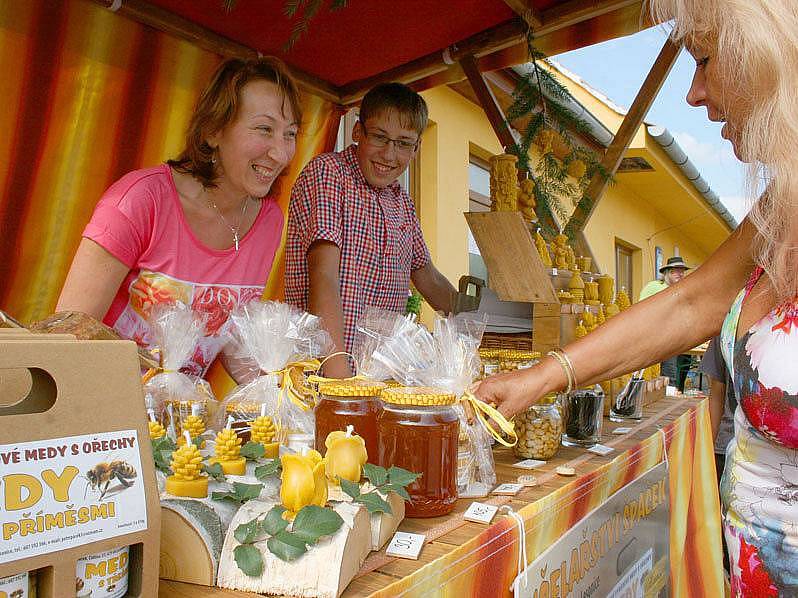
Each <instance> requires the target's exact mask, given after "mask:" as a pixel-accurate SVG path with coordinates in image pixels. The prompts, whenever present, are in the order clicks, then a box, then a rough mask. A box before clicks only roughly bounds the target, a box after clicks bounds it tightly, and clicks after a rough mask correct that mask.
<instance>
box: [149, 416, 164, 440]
mask: <svg viewBox="0 0 798 598" xmlns="http://www.w3.org/2000/svg"><path fill="white" fill-rule="evenodd" d="M147 425H149V427H150V438H152V439H153V440H158V439H160V438H163V437H164V436H166V429H165V428H164V427H163V426H162V425H161V424H160V423H158V422H156V421H152V420H150V421H149V422H147Z"/></svg>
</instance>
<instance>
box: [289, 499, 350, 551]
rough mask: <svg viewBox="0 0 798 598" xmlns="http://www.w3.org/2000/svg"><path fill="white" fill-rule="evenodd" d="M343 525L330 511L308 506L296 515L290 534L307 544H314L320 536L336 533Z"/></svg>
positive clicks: (338, 517)
mask: <svg viewBox="0 0 798 598" xmlns="http://www.w3.org/2000/svg"><path fill="white" fill-rule="evenodd" d="M343 523H344V520H343V519H341V516H340V515H339V514H338V513H336V512H335V511H333V510H332V509H327V508H323V507H318V506H316V505H308V506H306V507H302V509H301V510H300V511H299V513H297V515H296V518H295V519H294V526H293V527H292V528H291V532H292V533H293V534H294V535H296V536H297V537H299V538H301V539H302V540H304V541H305V542H307V543H308V544H315V543H316V542H317V541H318V540H319V538H321V537H322V536H329V535H332V534H334V533H335V532H337V531H338V530H339V529H340V528H341V525H343Z"/></svg>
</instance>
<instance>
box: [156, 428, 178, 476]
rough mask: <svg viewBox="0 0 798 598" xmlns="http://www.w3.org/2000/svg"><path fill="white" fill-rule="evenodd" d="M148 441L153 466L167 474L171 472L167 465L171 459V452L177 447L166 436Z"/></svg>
mask: <svg viewBox="0 0 798 598" xmlns="http://www.w3.org/2000/svg"><path fill="white" fill-rule="evenodd" d="M150 443H151V445H152V459H153V461H154V462H155V467H156V468H157V469H158V470H159V471H162V472H163V473H165V474H167V475H169V474H171V473H172V470H171V469H170V468H169V467H170V464H171V461H172V453H173V452H174V450H175V449H176V448H177V447H176V446H175V443H174V442H172V440H171V439H170V438H169V437H168V436H164V437H163V438H158V439H157V440H151V441H150Z"/></svg>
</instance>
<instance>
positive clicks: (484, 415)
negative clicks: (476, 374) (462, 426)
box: [460, 390, 518, 447]
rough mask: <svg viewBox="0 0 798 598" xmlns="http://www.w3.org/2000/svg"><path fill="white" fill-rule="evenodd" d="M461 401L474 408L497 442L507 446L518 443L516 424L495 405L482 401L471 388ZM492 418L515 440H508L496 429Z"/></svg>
mask: <svg viewBox="0 0 798 598" xmlns="http://www.w3.org/2000/svg"><path fill="white" fill-rule="evenodd" d="M460 401H466V402H467V403H469V404H470V405H471V406H472V407H473V408H474V412H475V413H476V415H477V418H478V419H479V421H480V422H481V423H482V425H483V426H485V429H486V430H487V431H488V432H490V435H491V436H493V437H494V438H495V439H496V442H498V443H499V444H502V445H504V446H506V447H511V446H515V445H516V443H517V442H518V437H517V436H516V435H515V426H514V425H513V423H512V422H510V421H508V420H507V419H506V418H505V417H504V416H503V415H502V414H501V413H499V411H498V410H497V409H496V408H495V407H493V406H492V405H488V404H487V403H485V402H484V401H480V400H479V399H478V398H477V397H476V396H475V395H474V393H473V392H471V391H470V390H467V391H465V392H464V393H463V396H461V397H460ZM490 420H493V421H494V422H496V423H497V424H498V425H499V428H501V430H502V432H504V433H505V434H507V436H509V437H510V438H512V439H513V441H512V442H507V441H506V440H505V439H504V438H503V437H502V435H501V434H500V433H499V432H497V431H496V429H495V428H494V427H493V426H492V425H491V424H490V423H489V422H490Z"/></svg>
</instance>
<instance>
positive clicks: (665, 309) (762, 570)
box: [475, 0, 798, 597]
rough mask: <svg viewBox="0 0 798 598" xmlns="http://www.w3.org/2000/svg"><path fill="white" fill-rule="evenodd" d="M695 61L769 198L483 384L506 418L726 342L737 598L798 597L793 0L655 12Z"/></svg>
mask: <svg viewBox="0 0 798 598" xmlns="http://www.w3.org/2000/svg"><path fill="white" fill-rule="evenodd" d="M648 5H649V6H650V7H651V12H652V15H653V18H654V21H655V22H658V23H667V22H669V21H672V22H673V32H672V35H673V39H674V40H676V41H681V42H684V44H685V47H686V49H687V50H688V52H689V53H690V55H691V56H692V57H693V59H694V60H695V65H696V66H695V74H694V76H693V82H692V84H691V86H690V91H689V92H688V94H687V101H688V103H689V104H690V105H692V106H696V107H703V108H705V109H706V110H707V116H708V118H709V119H710V120H712V121H715V122H722V123H723V127H722V130H721V135H722V136H723V137H724V138H725V139H728V140H729V141H730V142H731V145H732V147H733V149H734V152H735V154H736V155H737V157H738V158H739V159H740V160H742V161H743V162H747V163H750V164H751V165H752V166H751V168H750V169H749V175H750V178H749V184H750V187H751V189H752V190H753V191H754V192H758V190H759V189H766V192H765V193H764V195H763V196H762V198H761V199H760V200H759V201H757V202H756V203H755V204H754V206H753V208H752V210H751V212H750V213H749V215H748V217H747V218H746V219H745V220H743V222H742V223H741V224H740V226H739V227H738V228H737V230H735V231H734V232H733V233H732V234H731V235H730V237H729V238H728V239H727V240H726V241H725V242H724V243H723V244H722V245H721V246H720V247H719V248H718V249H717V250H716V251H715V253H713V254H712V255H711V256H710V257H709V258H708V259H707V260H706V261H705V263H704V264H702V265H701V267H699V268H698V269H697V270H696V272H695V273H693V274H691V275H690V276H687V277H685V278H684V280H682V281H681V282H680V283H679V284H677V285H672V286H669V287H668V288H667V289H665V290H664V291H661V292H659V293H657V294H656V295H654V296H653V297H650V298H649V299H647V300H645V301H641V302H640V303H637V304H635V305H633V306H632V307H631V308H629V309H627V310H625V311H624V312H622V313H621V314H619V315H617V316H615V317H613V318H612V319H610V320H609V321H607V322H606V323H605V324H604V325H602V326H600V327H599V328H597V329H596V330H594V331H593V332H591V333H590V334H588V335H587V336H585V337H584V338H581V339H579V340H577V341H576V342H574V343H571V344H570V345H568V346H567V347H565V348H564V349H563V350H560V351H552V352H551V353H550V354H549V355H548V356H547V357H546V358H544V359H543V360H541V361H540V363H538V364H537V365H535V366H533V367H531V368H529V369H526V370H519V371H517V372H512V373H507V374H499V375H497V376H493V377H491V378H487V379H485V380H483V381H482V382H481V383H480V385H479V386H478V388H477V389H476V391H475V392H476V395H477V396H478V397H479V398H480V399H482V400H483V401H487V402H491V403H494V404H497V405H498V409H499V411H500V412H501V413H502V414H503V415H505V416H511V415H513V414H515V413H518V412H519V411H521V410H523V409H525V408H527V407H528V406H529V405H531V404H533V403H535V402H536V401H538V400H539V399H540V398H541V397H543V396H544V395H546V394H547V393H549V392H556V391H558V390H561V389H563V388H569V387H570V388H573V387H577V388H578V387H581V386H584V385H586V384H591V383H595V382H598V381H599V380H606V379H607V378H613V377H615V376H619V375H623V374H625V373H627V372H632V371H635V370H638V369H640V368H641V367H645V366H647V365H648V364H650V363H655V362H657V361H661V360H662V359H664V358H666V357H668V356H670V355H673V354H675V353H679V352H681V351H684V350H687V349H690V348H691V347H695V346H696V345H698V344H699V343H701V342H703V341H705V340H707V339H709V338H711V337H712V336H714V335H716V334H718V332H720V333H721V336H720V338H721V352H722V353H723V357H724V361H725V362H726V367H727V368H728V369H729V371H730V372H731V377H732V381H733V384H734V393H735V397H736V398H737V401H738V405H739V408H738V409H737V410H736V411H735V415H734V438H733V439H732V441H731V443H730V444H729V447H728V450H727V451H726V464H725V471H724V474H723V479H722V483H721V492H720V497H721V501H722V504H723V528H724V534H725V538H726V545H727V547H728V550H729V561H730V563H729V569H730V576H731V592H732V595H733V596H734V597H753V596H784V597H787V596H798V367H795V365H796V363H798V254H796V252H795V247H796V245H798V102H796V96H795V82H796V81H797V80H798V10H796V3H795V0H702V1H701V2H697V1H695V0H693V1H684V0H648Z"/></svg>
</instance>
